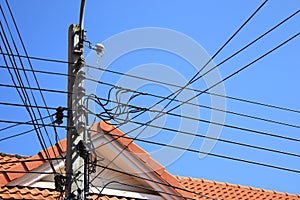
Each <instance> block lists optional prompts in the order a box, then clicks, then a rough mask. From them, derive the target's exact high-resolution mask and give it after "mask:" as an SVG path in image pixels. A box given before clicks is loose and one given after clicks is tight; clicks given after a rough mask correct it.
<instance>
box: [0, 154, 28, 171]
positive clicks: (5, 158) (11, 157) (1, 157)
mask: <svg viewBox="0 0 300 200" xmlns="http://www.w3.org/2000/svg"><path fill="white" fill-rule="evenodd" d="M26 158H28V157H27V156H20V155H16V154H6V153H1V152H0V163H1V164H0V171H2V170H8V169H10V168H11V167H13V166H15V165H17V164H18V163H17V162H15V163H14V161H20V160H24V159H26Z"/></svg>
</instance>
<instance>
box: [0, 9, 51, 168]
mask: <svg viewBox="0 0 300 200" xmlns="http://www.w3.org/2000/svg"><path fill="white" fill-rule="evenodd" d="M1 10H2V9H1ZM0 25H1V29H2V31H3V33H4V29H3V26H2V23H1V21H0ZM0 36H1V39H2V41H3V44H4V46H5V48H6V51H7V52H8V48H9V49H10V51H11V48H10V47H9V43H8V40H7V38H6V36H5V35H2V33H1V32H0ZM3 36H4V37H3ZM5 42H6V43H7V45H8V47H7V45H6V44H5ZM0 50H1V52H3V50H2V47H1V45H0ZM3 59H4V62H5V64H6V66H8V63H7V60H6V58H5V56H3ZM9 59H10V61H11V64H12V65H13V66H16V63H15V60H14V59H13V60H11V58H10V57H9ZM8 71H9V74H10V76H11V78H12V81H13V84H14V86H17V85H16V82H15V80H14V77H13V74H12V72H11V71H10V70H8ZM14 71H15V75H16V77H17V79H18V82H19V84H20V85H22V86H24V84H23V82H22V79H21V76H20V74H19V72H18V71H16V70H15V69H14ZM18 75H19V76H18ZM27 81H28V80H27ZM21 91H22V93H23V95H24V96H22V93H21V92H20V91H19V90H17V92H18V94H19V96H20V98H21V100H22V102H23V103H24V105H27V106H28V104H27V101H29V96H28V94H27V92H26V90H25V89H24V88H22V87H21ZM29 104H30V102H29ZM26 110H27V111H28V114H29V116H30V118H31V120H32V123H33V126H34V129H35V132H36V135H37V137H38V140H39V142H40V145H41V147H42V149H44V150H45V149H46V147H45V141H44V139H43V137H42V133H41V132H40V131H41V130H40V129H39V128H37V126H36V125H34V122H35V120H36V117H35V114H34V111H33V110H30V108H29V107H26ZM31 111H32V113H31ZM45 153H46V155H47V154H48V152H47V151H45ZM48 156H49V155H48ZM50 165H51V167H52V169H53V170H54V171H55V169H54V167H53V164H52V163H51V162H50Z"/></svg>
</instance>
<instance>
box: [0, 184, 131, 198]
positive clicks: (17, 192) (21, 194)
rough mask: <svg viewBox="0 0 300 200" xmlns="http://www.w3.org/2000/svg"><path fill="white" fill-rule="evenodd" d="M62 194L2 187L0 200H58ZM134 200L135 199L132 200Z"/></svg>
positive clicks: (52, 191) (50, 190) (25, 188)
mask: <svg viewBox="0 0 300 200" xmlns="http://www.w3.org/2000/svg"><path fill="white" fill-rule="evenodd" d="M59 197H61V196H60V193H59V192H57V191H55V190H53V189H43V188H31V187H23V186H16V187H13V186H4V187H0V199H25V200H26V199H35V200H42V199H43V200H44V199H47V200H57V199H62V198H59ZM89 199H91V200H94V199H97V200H129V199H128V198H124V197H117V196H107V195H101V196H98V195H91V196H90V197H89ZM130 200H134V199H130Z"/></svg>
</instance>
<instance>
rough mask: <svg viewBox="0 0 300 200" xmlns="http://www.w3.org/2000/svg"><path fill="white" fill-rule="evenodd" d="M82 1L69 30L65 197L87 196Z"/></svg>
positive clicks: (82, 197)
mask: <svg viewBox="0 0 300 200" xmlns="http://www.w3.org/2000/svg"><path fill="white" fill-rule="evenodd" d="M84 7H85V0H82V1H81V6H80V17H79V25H75V24H72V25H70V27H69V32H68V62H69V64H68V122H67V123H68V128H67V153H66V181H65V196H66V199H72V200H73V199H74V200H75V199H80V200H82V199H86V198H87V195H88V192H89V187H88V182H89V181H88V176H89V174H88V162H89V161H88V158H89V152H88V151H87V149H86V147H85V138H86V134H87V133H86V109H85V106H84V103H85V102H84V98H85V88H84V77H85V73H84V69H83V66H84V52H83V47H84V45H83V43H84V35H85V32H84V29H83V18H84Z"/></svg>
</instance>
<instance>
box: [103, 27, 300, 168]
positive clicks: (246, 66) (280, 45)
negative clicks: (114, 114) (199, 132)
mask: <svg viewBox="0 0 300 200" xmlns="http://www.w3.org/2000/svg"><path fill="white" fill-rule="evenodd" d="M299 34H300V33H297V34H295V35H294V36H292V37H290V38H289V39H287V40H285V41H284V42H282V43H281V44H279V45H277V46H276V47H274V48H273V49H271V50H270V51H268V52H266V53H265V54H263V55H262V56H260V57H258V58H257V59H255V60H254V61H252V62H250V63H248V64H247V65H245V66H244V67H242V68H240V69H239V70H237V71H235V72H234V73H232V74H231V75H229V76H227V77H225V78H224V79H222V80H221V81H219V82H217V83H215V84H213V85H212V86H210V87H209V88H207V89H206V90H205V91H208V90H210V89H212V88H213V87H215V86H217V85H218V84H220V83H222V82H224V81H226V80H228V79H229V78H231V77H233V76H235V75H236V74H238V73H240V72H241V71H243V70H245V69H247V68H248V67H249V66H251V65H252V64H254V63H256V62H257V61H259V60H260V59H262V58H264V57H265V56H267V55H269V54H270V53H272V52H273V51H275V50H276V49H278V48H280V47H282V46H283V45H284V44H286V43H288V42H290V41H291V40H292V39H294V38H296V37H297V36H299ZM201 94H203V93H198V94H197V95H195V96H194V97H192V98H190V99H188V100H187V101H185V102H189V101H190V100H192V99H194V98H196V97H198V96H199V95H201ZM171 101H172V100H171ZM171 101H170V102H171ZM170 102H169V103H170ZM183 104H184V103H182V104H179V105H177V106H175V107H173V108H172V109H170V110H169V111H167V113H169V112H171V111H173V110H175V109H176V108H178V107H180V106H181V105H183ZM167 106H168V104H167ZM151 108H152V107H150V109H151ZM162 110H164V109H162ZM139 115H140V113H139V114H137V115H135V116H134V117H133V118H132V119H134V118H136V117H137V116H139ZM161 116H163V114H158V115H156V116H155V117H154V118H153V119H151V120H149V121H147V122H146V123H143V125H140V126H138V127H137V128H134V129H132V130H130V131H128V132H127V133H126V134H129V133H131V132H133V131H135V130H137V129H139V128H141V127H143V126H144V128H143V129H142V130H141V131H140V132H139V133H138V134H137V135H136V136H135V138H138V137H139V135H140V134H141V133H142V132H143V131H144V130H145V129H146V128H147V125H149V124H150V123H151V122H153V121H154V120H156V119H158V118H159V117H161ZM132 119H131V120H132ZM121 126H122V125H121ZM119 127H120V126H119ZM119 127H115V128H114V129H116V128H119ZM114 129H113V130H114ZM116 139H118V137H116V138H114V140H116ZM131 142H133V140H132V141H131ZM131 142H130V143H129V144H131ZM129 144H128V145H129ZM128 145H126V146H125V147H124V148H123V149H122V150H121V151H120V152H119V153H118V154H117V155H116V156H115V157H114V158H113V159H112V160H111V161H110V162H109V164H108V166H109V165H110V164H111V163H112V162H113V161H114V160H115V159H116V158H117V157H118V156H120V155H121V154H122V153H123V151H124V150H125V149H126V148H127V147H128ZM102 172H103V171H101V172H99V174H101V173H102Z"/></svg>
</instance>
